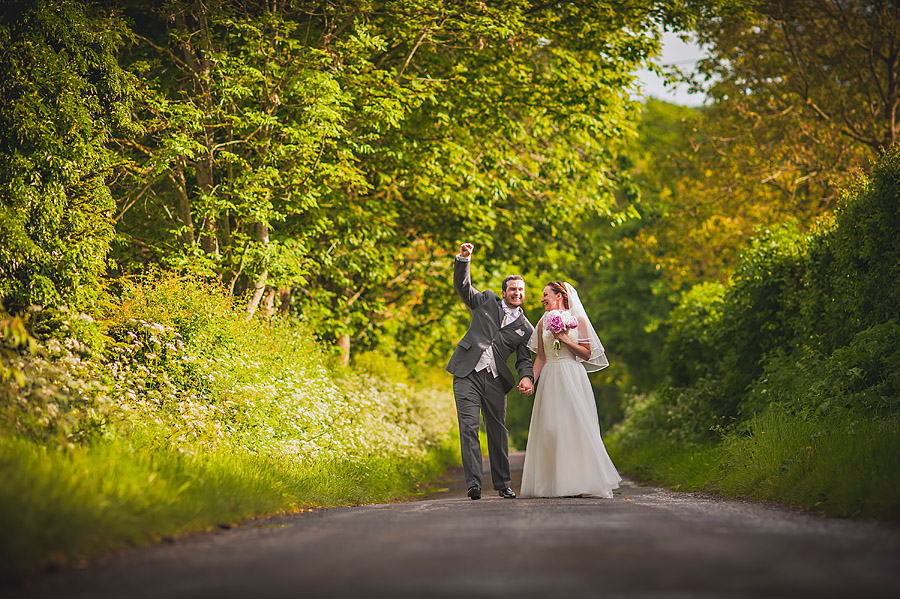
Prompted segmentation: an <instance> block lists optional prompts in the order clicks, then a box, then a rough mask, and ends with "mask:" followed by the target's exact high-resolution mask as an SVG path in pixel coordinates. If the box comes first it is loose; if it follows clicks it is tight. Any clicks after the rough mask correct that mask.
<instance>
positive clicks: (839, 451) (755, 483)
mask: <svg viewBox="0 0 900 599" xmlns="http://www.w3.org/2000/svg"><path fill="white" fill-rule="evenodd" d="M605 441H606V443H607V447H608V449H609V452H610V455H611V456H612V458H613V461H614V462H615V463H616V465H617V466H618V467H619V468H620V469H621V470H622V471H623V472H628V473H631V474H633V475H635V476H637V477H639V478H641V479H643V480H647V481H650V482H654V483H657V484H661V485H664V486H666V487H668V488H670V489H673V490H678V491H697V490H704V491H709V492H713V493H717V494H721V495H725V496H729V497H742V498H748V499H753V500H773V501H778V502H781V503H784V504H786V505H790V506H793V507H799V508H802V509H806V510H810V511H814V512H817V513H822V514H825V515H829V516H845V517H866V518H879V519H896V518H898V517H900V485H898V484H897V482H898V480H900V423H898V422H897V421H896V420H894V419H873V418H861V417H857V416H854V415H853V414H852V413H850V412H839V413H835V414H833V415H831V416H830V417H828V418H826V419H821V420H816V421H811V420H804V419H803V418H801V417H799V416H796V415H792V414H789V413H785V412H784V411H782V410H780V409H778V408H776V407H773V408H772V409H770V410H767V411H766V412H764V413H763V414H761V415H759V416H756V417H755V418H753V419H752V420H751V421H750V424H749V426H748V427H747V432H746V434H742V435H737V434H734V435H728V436H725V437H723V438H722V439H721V440H720V441H719V442H710V443H707V444H690V443H684V442H681V441H678V440H675V439H672V438H671V437H664V436H657V437H654V438H652V439H647V438H646V436H635V435H634V434H633V433H632V434H631V435H628V436H627V437H626V435H624V434H622V433H621V430H615V431H613V432H612V433H611V434H610V435H608V436H607V437H606V438H605Z"/></svg>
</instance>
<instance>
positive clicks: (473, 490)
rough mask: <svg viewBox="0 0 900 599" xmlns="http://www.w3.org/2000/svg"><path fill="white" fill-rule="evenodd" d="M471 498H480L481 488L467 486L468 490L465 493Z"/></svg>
mask: <svg viewBox="0 0 900 599" xmlns="http://www.w3.org/2000/svg"><path fill="white" fill-rule="evenodd" d="M466 495H468V496H469V497H470V498H472V499H481V489H480V488H478V487H469V492H468V493H466Z"/></svg>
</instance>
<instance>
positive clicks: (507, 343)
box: [447, 260, 534, 393]
mask: <svg viewBox="0 0 900 599" xmlns="http://www.w3.org/2000/svg"><path fill="white" fill-rule="evenodd" d="M453 287H454V288H455V289H456V293H458V294H459V297H460V298H462V301H463V303H464V304H465V305H466V307H468V308H469V310H471V311H472V323H471V324H470V325H469V330H468V331H467V332H466V334H465V336H464V337H463V338H462V340H461V341H460V342H459V343H458V344H457V346H456V350H455V351H454V352H453V356H452V357H451V358H450V363H449V364H447V371H448V372H450V373H451V374H454V375H456V376H467V375H468V374H469V373H471V372H472V371H473V370H474V369H475V365H476V364H477V363H478V359H479V358H481V354H483V353H484V350H485V349H487V348H488V347H492V348H493V350H494V362H495V363H496V365H497V374H498V375H499V376H500V378H501V379H502V380H503V388H504V390H505V391H506V392H507V393H509V391H510V390H511V389H512V388H513V387H515V386H516V382H517V381H518V380H519V379H521V378H522V377H526V376H527V377H529V378H530V379H532V380H534V372H533V371H532V362H531V350H529V349H528V345H527V344H528V339H530V338H531V332H532V331H533V330H534V327H532V326H531V323H530V322H528V319H527V318H525V315H524V313H523V314H520V315H519V317H518V318H517V319H516V320H514V321H512V322H511V323H509V324H508V325H506V326H505V327H503V328H500V323H501V322H503V305H502V301H503V300H502V299H501V298H500V297H498V296H497V294H496V293H494V292H492V291H478V290H477V289H475V288H474V287H472V280H471V276H470V273H469V262H467V261H465V260H456V264H455V265H454V268H453ZM513 352H516V370H517V371H518V372H519V377H518V379H517V378H514V377H513V373H512V372H511V371H510V370H509V366H507V365H506V360H507V359H508V358H509V356H510V354H512V353H513Z"/></svg>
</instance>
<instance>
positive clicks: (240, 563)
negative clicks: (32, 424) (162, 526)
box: [0, 454, 900, 599]
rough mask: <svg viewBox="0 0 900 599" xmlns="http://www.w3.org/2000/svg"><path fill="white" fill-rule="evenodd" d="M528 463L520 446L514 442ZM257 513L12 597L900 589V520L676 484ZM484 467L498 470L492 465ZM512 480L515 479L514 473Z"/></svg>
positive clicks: (764, 593) (849, 593)
mask: <svg viewBox="0 0 900 599" xmlns="http://www.w3.org/2000/svg"><path fill="white" fill-rule="evenodd" d="M512 461H513V468H514V471H517V474H518V477H521V464H522V455H521V454H516V455H514V456H512ZM460 479H461V476H459V475H454V476H452V477H451V478H449V479H447V480H445V481H442V482H440V483H439V484H441V485H442V486H443V487H445V489H444V490H440V491H436V492H433V493H431V494H429V495H428V496H426V497H425V498H424V499H422V500H420V501H412V502H404V503H396V504H386V505H370V506H359V507H348V508H338V509H322V510H315V511H312V512H308V513H304V514H301V515H297V516H292V517H287V518H274V519H270V520H265V521H257V522H251V523H247V524H245V525H243V526H239V527H235V528H232V529H230V530H222V531H217V532H213V533H207V534H199V535H193V536H189V537H187V538H184V539H179V540H177V541H175V542H173V543H171V544H164V545H159V546H154V547H149V548H143V549H130V550H126V551H123V552H119V553H117V554H115V555H112V556H107V557H105V558H101V559H98V560H94V561H93V562H92V563H90V564H88V565H86V566H82V567H73V568H68V569H64V570H61V571H58V572H55V573H50V574H42V575H39V576H36V577H34V578H32V579H30V580H27V581H26V582H25V583H24V586H22V587H19V588H16V589H9V588H7V589H0V593H5V594H7V595H9V596H10V597H90V598H106V597H116V598H118V597H128V598H144V597H147V598H150V597H152V598H160V597H197V598H200V597H202V598H207V597H208V598H213V597H215V598H232V597H311V598H319V597H321V598H336V597H352V598H368V597H392V598H412V597H415V598H417V599H418V598H435V597H436V598H444V597H453V598H454V599H460V598H478V597H490V598H494V599H498V598H504V597H517V598H519V597H522V598H525V597H528V598H530V597H540V598H544V597H565V598H567V599H573V598H578V597H677V598H690V597H900V525H898V524H896V523H875V522H861V521H850V520H840V519H830V518H821V517H816V516H813V515H809V514H805V513H800V512H797V511H793V510H789V509H787V508H783V507H779V506H775V505H766V504H757V503H749V502H742V501H733V500H722V499H718V498H714V497H710V496H707V495H702V494H695V493H671V492H668V491H664V490H661V489H656V488H652V487H646V486H640V485H637V484H635V483H633V482H630V481H626V482H625V484H624V486H623V487H622V489H621V493H620V494H617V495H616V497H615V498H614V499H590V498H560V499H532V500H523V499H516V500H505V499H501V498H500V497H498V496H496V495H494V494H486V495H485V497H484V498H483V499H481V500H479V501H472V500H470V499H467V498H466V497H465V488H464V486H463V485H462V483H461V480H460ZM486 480H490V477H489V475H486ZM517 485H518V481H517V480H515V481H514V483H513V488H514V489H517V488H518V486H517Z"/></svg>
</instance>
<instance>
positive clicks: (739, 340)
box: [614, 148, 900, 516]
mask: <svg viewBox="0 0 900 599" xmlns="http://www.w3.org/2000/svg"><path fill="white" fill-rule="evenodd" d="M898 174H900V148H894V149H892V150H891V151H890V152H888V153H887V154H886V155H885V156H884V157H883V158H882V160H881V161H880V162H879V163H878V164H877V165H876V166H875V167H874V169H873V172H872V175H871V176H870V177H868V178H864V179H861V180H860V181H858V182H857V183H856V184H855V185H854V186H853V187H852V188H851V189H850V190H849V191H848V193H847V194H846V195H845V197H844V198H843V203H842V205H841V207H840V209H839V210H838V211H837V212H836V214H835V216H834V218H833V219H829V220H826V221H824V222H823V223H822V226H821V227H820V228H819V229H818V230H816V231H814V232H813V233H812V234H811V235H809V236H807V237H802V236H799V235H798V234H797V232H796V230H793V231H792V230H791V228H789V227H788V228H783V229H781V230H777V231H768V232H765V234H763V235H762V236H761V237H760V238H759V239H758V240H757V241H756V242H755V243H754V246H753V248H752V249H751V250H750V251H748V252H747V254H746V255H745V256H744V258H743V261H742V262H741V264H740V266H739V267H738V268H737V270H736V272H735V274H734V277H733V278H732V280H731V281H730V282H729V284H728V285H727V286H726V287H725V288H724V290H722V289H721V288H719V287H718V286H715V285H702V286H697V287H695V288H694V289H693V290H692V291H691V292H690V293H689V294H686V295H685V296H684V298H683V300H682V303H681V304H680V305H679V306H678V307H677V308H676V309H675V310H673V312H672V317H671V319H670V330H669V337H668V339H667V342H666V347H665V350H664V353H665V356H666V359H667V361H668V363H669V375H668V377H669V378H668V385H667V386H663V387H660V388H657V389H656V390H655V391H654V392H652V393H650V394H648V395H644V396H635V397H633V398H632V399H631V401H630V403H629V406H628V408H627V411H626V418H625V421H624V422H623V423H622V424H621V425H620V426H619V428H618V429H617V431H616V433H615V435H614V438H615V439H616V441H615V442H616V443H618V444H620V447H621V448H622V449H623V451H626V452H627V451H631V450H633V451H636V452H638V454H640V455H644V453H647V452H649V454H652V455H656V456H658V457H653V458H649V459H651V461H654V462H655V463H650V464H647V466H646V468H647V472H651V473H652V476H654V477H655V476H662V477H663V478H666V476H667V475H665V474H663V472H664V471H665V469H666V468H668V467H669V466H667V464H672V465H673V466H672V468H675V469H676V470H677V469H681V468H687V465H686V463H685V460H687V459H688V456H689V452H690V449H689V448H690V447H691V446H692V445H696V444H699V445H702V446H704V447H715V449H710V451H712V452H713V454H716V455H717V456H718V457H716V458H715V459H714V460H713V461H712V463H711V464H710V463H708V462H704V464H700V465H698V467H699V468H700V471H701V472H702V473H703V474H702V476H701V478H703V480H702V482H700V483H698V484H700V485H701V486H704V487H706V488H710V489H722V490H724V491H727V492H729V493H740V494H747V495H749V496H752V497H758V498H771V497H777V498H780V499H782V500H784V501H788V502H797V503H799V504H801V505H804V506H806V507H811V508H814V509H819V508H821V509H823V510H825V511H827V512H828V513H840V514H844V515H860V514H865V515H875V514H877V515H882V516H884V515H888V516H889V515H891V514H895V513H896V509H897V503H898V500H897V498H896V496H895V493H892V492H890V491H886V490H885V486H886V484H887V483H886V482H885V481H887V480H892V479H895V478H896V476H897V474H898V468H900V464H898V463H897V460H896V455H895V453H891V452H893V451H895V448H894V449H892V448H893V446H894V445H895V444H896V442H897V438H898V437H897V430H898V429H897V416H898V413H900V412H898V410H900V405H898V401H897V398H898V396H900V393H898V392H900V369H898V364H900V362H898V357H900V325H898V322H897V318H896V315H897V313H898V308H900V306H898V305H897V301H898V300H897V297H896V292H895V290H896V289H898V288H900V287H898V286H900V279H898V277H900V272H898V269H897V264H900V219H898V215H900V211H898V206H900V202H898V190H900V186H898V184H897V183H898V181H897V177H898ZM708 291H712V293H711V294H708ZM723 291H724V293H723ZM717 435H718V439H717ZM879 435H882V436H883V438H878V439H876V438H874V436H879ZM870 436H872V438H870ZM820 437H821V439H819V438H820ZM717 440H718V443H716V441H717ZM645 444H649V445H648V448H647V449H646V450H643V449H641V447H642V446H644V445H645ZM680 445H681V446H684V448H685V449H684V450H681V449H679V446H680ZM670 450H671V451H670ZM704 451H705V450H704ZM642 452H643V453H642ZM880 452H885V453H883V454H882V453H880ZM645 457H647V456H645ZM625 459H626V461H627V460H631V459H632V458H631V457H626V458H625ZM661 469H662V470H661ZM851 471H852V472H851ZM859 471H862V472H864V473H865V475H864V476H861V475H860V474H859ZM691 472H693V471H691ZM866 476H870V477H872V479H873V480H872V481H865V482H863V481H862V480H861V479H862V478H865V477H866ZM694 477H695V474H692V473H688V471H685V472H681V473H675V474H673V475H672V477H671V478H670V479H668V480H671V481H683V480H693V479H694ZM704 477H705V478H704ZM835 480H840V481H841V484H840V485H835V483H834V481H835ZM847 481H857V483H859V485H858V487H856V488H857V491H856V492H849V491H845V490H846V489H847V484H848V483H847ZM873 481H874V482H873ZM851 484H856V483H851ZM830 487H836V488H837V487H840V489H841V491H837V490H832V489H831V488H830ZM870 488H872V492H873V493H879V494H880V496H879V498H877V499H869V498H866V497H865V495H866V493H867V491H866V490H865V489H870ZM876 489H877V490H876Z"/></svg>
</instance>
